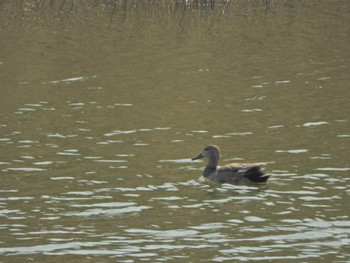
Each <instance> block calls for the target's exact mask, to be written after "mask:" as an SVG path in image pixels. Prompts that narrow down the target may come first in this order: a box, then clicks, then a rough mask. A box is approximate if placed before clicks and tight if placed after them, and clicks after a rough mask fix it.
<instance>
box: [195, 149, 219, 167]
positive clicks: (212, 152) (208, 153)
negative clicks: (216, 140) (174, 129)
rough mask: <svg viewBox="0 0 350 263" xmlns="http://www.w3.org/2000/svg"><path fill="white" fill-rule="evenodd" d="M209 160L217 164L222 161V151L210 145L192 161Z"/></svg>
mask: <svg viewBox="0 0 350 263" xmlns="http://www.w3.org/2000/svg"><path fill="white" fill-rule="evenodd" d="M202 158H207V159H209V161H213V162H215V163H217V162H218V161H219V159H220V149H219V147H217V146H215V145H208V146H205V147H204V150H203V151H202V152H201V153H200V154H198V155H197V156H196V157H194V158H192V161H194V160H197V159H202Z"/></svg>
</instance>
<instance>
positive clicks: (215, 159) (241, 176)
mask: <svg viewBox="0 0 350 263" xmlns="http://www.w3.org/2000/svg"><path fill="white" fill-rule="evenodd" d="M201 158H207V159H208V164H207V166H206V167H205V169H204V172H203V176H204V177H205V178H207V179H209V180H212V181H214V182H218V183H230V184H249V183H264V182H266V181H267V180H268V178H269V176H266V175H264V173H263V172H262V170H261V165H264V164H266V163H259V164H249V165H239V164H227V165H224V166H221V167H219V168H218V163H219V159H220V150H219V148H218V147H217V146H215V145H208V146H206V147H205V148H204V150H203V151H202V152H201V153H200V154H199V155H198V156H196V157H194V158H192V160H197V159H201Z"/></svg>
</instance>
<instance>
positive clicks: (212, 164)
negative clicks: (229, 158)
mask: <svg viewBox="0 0 350 263" xmlns="http://www.w3.org/2000/svg"><path fill="white" fill-rule="evenodd" d="M217 165H218V161H217V160H216V159H209V161H208V164H207V166H206V167H205V169H204V172H203V176H204V177H208V176H209V175H210V174H212V173H213V172H215V171H216V169H217Z"/></svg>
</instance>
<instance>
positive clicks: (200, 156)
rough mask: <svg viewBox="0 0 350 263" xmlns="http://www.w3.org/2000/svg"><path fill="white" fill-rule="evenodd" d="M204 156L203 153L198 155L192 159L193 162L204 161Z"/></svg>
mask: <svg viewBox="0 0 350 263" xmlns="http://www.w3.org/2000/svg"><path fill="white" fill-rule="evenodd" d="M203 157H204V156H203V154H202V153H200V154H198V155H197V156H196V157H194V158H192V161H194V160H198V159H202V158H203Z"/></svg>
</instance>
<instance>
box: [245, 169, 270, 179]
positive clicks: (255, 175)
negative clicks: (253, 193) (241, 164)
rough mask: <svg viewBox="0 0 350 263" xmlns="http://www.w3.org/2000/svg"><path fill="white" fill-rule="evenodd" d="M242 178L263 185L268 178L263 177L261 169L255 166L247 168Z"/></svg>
mask: <svg viewBox="0 0 350 263" xmlns="http://www.w3.org/2000/svg"><path fill="white" fill-rule="evenodd" d="M244 176H245V177H246V178H248V179H249V180H250V181H252V182H254V183H264V182H266V181H267V179H269V176H268V175H264V173H263V172H262V171H261V167H260V166H257V165H256V166H251V167H249V168H248V170H247V171H246V172H245V175H244Z"/></svg>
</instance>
